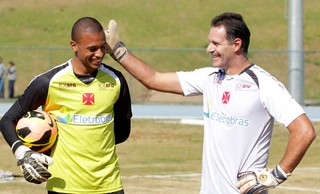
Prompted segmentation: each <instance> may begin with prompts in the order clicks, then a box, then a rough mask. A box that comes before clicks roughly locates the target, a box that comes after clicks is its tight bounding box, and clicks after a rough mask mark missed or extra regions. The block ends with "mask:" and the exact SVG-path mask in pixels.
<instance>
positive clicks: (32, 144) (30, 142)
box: [16, 110, 58, 152]
mask: <svg viewBox="0 0 320 194" xmlns="http://www.w3.org/2000/svg"><path fill="white" fill-rule="evenodd" d="M16 132H17V135H18V137H19V138H20V139H21V141H22V143H23V144H24V145H26V146H27V147H29V148H30V149H31V150H33V151H36V152H45V151H47V150H49V149H50V148H51V147H52V146H53V144H54V143H55V141H56V138H57V134H58V131H57V124H56V122H55V120H54V119H53V118H51V116H50V115H49V114H48V113H46V112H44V111H40V110H32V111H29V112H27V113H26V114H25V115H23V116H22V118H21V119H20V120H19V121H18V123H17V126H16Z"/></svg>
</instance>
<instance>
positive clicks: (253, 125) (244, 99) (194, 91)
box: [106, 13, 316, 194]
mask: <svg viewBox="0 0 320 194" xmlns="http://www.w3.org/2000/svg"><path fill="white" fill-rule="evenodd" d="M106 39H107V43H108V45H109V48H108V53H109V54H110V55H111V56H112V57H113V58H114V59H115V60H116V61H117V62H118V63H120V64H121V65H122V66H123V67H124V68H125V69H126V70H127V71H128V72H130V73H131V74H132V75H133V76H134V77H135V78H136V79H138V80H139V81H140V82H141V83H142V84H144V85H145V86H146V87H147V88H149V89H152V90H157V91H161V92H169V93H174V94H178V95H183V96H194V95H203V100H204V102H203V119H204V143H203V162H202V179H201V191H200V193H201V194H212V193H214V194H225V193H228V194H238V193H248V194H255V193H261V192H264V193H267V190H268V189H269V188H274V187H276V186H277V185H279V184H281V183H282V182H283V181H285V180H287V179H288V177H289V176H290V174H291V173H292V172H293V170H294V169H295V168H296V167H297V165H298V164H299V162H300V161H301V159H302V158H303V156H304V154H305V153H306V151H307V149H308V147H309V146H310V144H311V143H312V141H313V140H314V138H315V137H316V133H315V130H314V127H313V125H312V123H311V122H310V120H309V118H308V117H307V115H306V114H305V112H304V111H303V109H302V107H301V106H300V105H299V104H298V103H297V102H296V101H295V100H294V99H293V98H292V97H291V95H290V94H289V93H288V91H287V90H286V88H285V87H284V85H283V84H282V83H280V82H279V81H278V80H277V79H276V78H274V77H273V76H271V75H270V74H269V73H267V72H266V71H265V70H263V69H262V68H261V67H259V66H258V65H257V64H254V63H253V62H251V61H249V59H248V47H249V43H250V30H249V29H248V27H247V25H246V23H245V22H244V20H243V18H242V16H241V15H240V14H236V13H223V14H221V15H218V16H216V17H215V18H213V20H212V21H211V26H210V30H209V34H208V40H209V43H208V47H207V53H208V54H209V55H210V56H211V57H212V66H213V67H205V68H201V69H197V70H194V71H190V72H186V71H185V72H184V71H180V72H165V73H162V72H158V71H156V70H154V69H153V68H152V67H151V66H149V65H147V64H146V63H145V62H143V61H142V60H140V59H139V58H137V57H135V56H134V55H133V54H132V53H130V52H129V51H128V50H127V48H126V46H125V45H124V44H123V43H122V42H121V41H119V37H118V31H117V23H116V22H115V21H114V20H111V21H110V22H109V27H108V29H107V30H106ZM275 120H277V121H278V122H280V123H282V124H283V125H284V126H285V127H286V128H287V129H288V131H289V133H290V136H289V139H288V144H287V148H286V152H285V153H284V155H283V157H282V158H281V159H280V158H279V164H278V165H277V166H276V167H275V168H274V169H273V170H270V171H269V170H267V169H266V166H267V163H268V157H269V147H270V141H271V134H272V129H273V125H274V122H275Z"/></svg>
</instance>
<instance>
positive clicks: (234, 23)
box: [211, 12, 250, 53]
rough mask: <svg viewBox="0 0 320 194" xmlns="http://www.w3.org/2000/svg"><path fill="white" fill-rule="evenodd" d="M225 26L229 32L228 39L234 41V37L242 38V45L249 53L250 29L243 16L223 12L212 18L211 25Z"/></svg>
mask: <svg viewBox="0 0 320 194" xmlns="http://www.w3.org/2000/svg"><path fill="white" fill-rule="evenodd" d="M217 26H224V28H225V29H226V33H227V37H226V38H227V40H228V41H229V42H233V41H234V39H236V38H240V39H241V40H242V47H241V48H243V49H244V52H245V53H248V48H249V44H250V30H249V28H248V26H247V24H246V23H245V22H244V20H243V18H242V16H241V15H240V14H237V13H229V12H226V13H223V14H221V15H217V16H216V17H214V18H213V19H212V20H211V27H217Z"/></svg>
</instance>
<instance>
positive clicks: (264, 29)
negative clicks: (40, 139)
mask: <svg viewBox="0 0 320 194" xmlns="http://www.w3.org/2000/svg"><path fill="white" fill-rule="evenodd" d="M287 2H288V0H282V1H279V0H268V1H262V0H257V1H251V0H241V1H238V0H228V1H225V0H215V1H211V0H189V1H185V0H152V1H148V0H135V1H129V0H123V1H118V0H107V1H106V0H94V1H88V0H70V1H65V0H56V1H51V0H28V1H22V0H14V1H12V0H0V12H1V22H0V29H1V30H0V56H3V57H4V60H5V62H7V61H9V60H13V61H15V62H16V64H17V68H18V80H17V82H18V83H17V85H16V90H17V94H21V93H22V92H23V90H24V89H25V88H26V86H27V84H28V83H29V81H30V80H31V79H32V78H33V77H34V76H35V75H36V74H39V73H41V72H43V71H45V70H47V69H48V68H50V67H52V66H53V65H58V64H61V63H63V62H65V61H66V60H67V59H69V58H71V57H72V56H73V53H72V52H71V49H69V48H68V45H69V41H70V30H71V27H72V25H73V23H74V22H75V21H76V20H77V19H79V18H80V17H83V16H93V17H95V18H97V19H98V20H99V21H100V22H101V23H102V24H103V25H104V26H107V23H108V21H109V19H111V18H113V19H116V20H117V21H118V23H119V30H120V37H121V40H122V41H124V42H125V43H126V45H127V46H128V47H129V48H130V49H131V50H132V51H134V52H135V53H136V54H137V55H138V56H140V57H141V58H143V59H144V60H145V61H147V62H148V63H150V64H151V65H152V66H153V67H154V68H156V69H158V70H161V71H175V70H182V69H183V70H191V69H194V68H198V67H203V66H208V65H210V60H209V57H208V54H206V53H205V51H204V48H205V47H206V45H207V42H208V41H207V33H208V30H209V24H210V20H211V19H212V18H213V17H214V16H215V15H217V14H220V13H222V12H226V11H232V12H239V13H241V14H242V15H243V16H244V18H245V20H246V22H247V24H248V26H249V27H250V29H251V32H252V38H251V46H250V50H251V51H252V52H251V53H250V59H251V60H252V61H253V62H255V63H257V64H259V65H260V66H262V67H263V68H265V69H266V70H268V71H269V72H270V73H272V74H274V75H275V76H276V77H277V78H278V79H279V80H280V81H282V82H284V83H285V84H287V77H288V76H287V75H288V71H287V55H286V54H284V53H282V52H281V51H282V50H286V49H287V47H288V43H287V41H288V20H287V16H288V10H287V8H286V7H287V5H286V3H287ZM271 7H272V9H271ZM319 7H320V1H319V0H308V1H304V47H305V50H307V51H319V42H320V30H319V29H320V28H319V22H318V18H319V17H320V12H319V11H318V8H319ZM48 47H49V49H48ZM138 48H144V49H142V50H141V49H140V50H139V49H138ZM157 48H166V49H176V48H187V49H192V48H196V49H198V50H196V51H193V52H183V51H172V50H170V51H161V52H160V51H158V52H152V50H151V51H150V49H157ZM199 49H200V50H199ZM255 50H259V51H260V50H266V51H270V50H272V51H271V52H268V53H260V52H254V51H255ZM274 51H275V52H274ZM277 51H279V52H277ZM105 61H106V62H107V63H109V64H110V65H113V66H115V67H116V68H118V69H120V70H121V71H123V69H122V68H120V67H119V66H118V65H117V64H115V63H114V62H113V60H111V59H110V58H109V57H107V58H106V60H105ZM305 61H306V64H305V66H306V70H305V74H306V76H305V99H307V100H320V90H319V87H318V84H317V83H319V81H320V78H319V76H317V75H318V74H319V73H320V52H310V53H307V54H306V57H305ZM125 74H126V73H125ZM126 76H127V77H128V80H129V82H130V86H131V88H132V93H133V94H132V96H133V100H134V101H144V100H149V101H163V100H164V99H166V98H170V99H171V100H173V101H174V100H175V99H176V98H178V97H176V96H171V95H169V97H168V96H166V95H164V94H160V93H153V92H151V91H147V90H145V89H144V88H143V87H141V85H139V83H136V81H135V80H133V79H131V77H130V76H129V75H127V74H126ZM136 86H139V87H138V88H136ZM193 100H194V99H193ZM177 101H181V99H180V98H178V99H177ZM195 101H197V102H199V101H201V99H200V100H199V99H195Z"/></svg>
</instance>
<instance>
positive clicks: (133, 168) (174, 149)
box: [0, 119, 320, 194]
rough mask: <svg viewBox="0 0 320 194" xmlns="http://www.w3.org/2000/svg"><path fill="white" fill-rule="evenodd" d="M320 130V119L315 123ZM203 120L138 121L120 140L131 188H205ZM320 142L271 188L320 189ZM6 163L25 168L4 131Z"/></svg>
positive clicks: (15, 186)
mask: <svg viewBox="0 0 320 194" xmlns="http://www.w3.org/2000/svg"><path fill="white" fill-rule="evenodd" d="M314 124H315V127H316V129H317V132H318V133H319V128H320V123H314ZM202 128H203V126H199V125H183V124H180V123H179V122H178V120H140V119H134V120H133V122H132V133H131V136H130V138H129V140H128V141H127V142H125V143H123V144H120V145H119V146H118V154H119V156H120V167H121V169H122V179H123V184H124V187H125V192H126V194H164V193H166V194H167V193H168V194H197V193H199V188H200V170H201V154H202V153H201V152H202V139H203V138H202V135H203V133H202V132H203V130H202ZM288 135H289V134H288V132H287V131H286V129H285V128H284V127H282V126H279V125H276V127H275V129H274V132H273V140H272V146H271V153H270V164H269V167H270V168H272V167H273V166H275V165H276V164H277V163H278V161H279V160H280V159H281V156H282V154H283V152H284V149H285V148H284V147H285V145H286V139H287V138H288ZM319 150H320V144H319V139H316V140H315V142H314V144H313V145H312V146H311V147H310V149H309V151H308V152H307V154H306V156H305V158H304V160H303V161H302V162H301V163H300V165H299V166H298V168H297V169H296V170H295V171H294V173H293V175H292V176H291V177H290V178H289V180H288V181H287V182H285V183H284V184H282V185H281V186H279V187H278V188H277V189H274V190H270V192H269V193H271V194H275V193H277V194H306V193H308V194H315V193H320V184H319V183H320V154H319ZM0 169H2V170H7V171H11V172H14V173H15V174H21V173H20V170H19V169H18V168H17V167H16V161H15V159H14V157H13V155H12V154H11V152H10V150H9V147H8V146H7V145H6V143H5V142H4V140H3V137H2V135H0ZM42 193H46V191H45V189H44V184H41V185H34V184H30V183H27V182H26V181H24V180H23V178H16V179H15V180H14V181H10V182H0V194H42Z"/></svg>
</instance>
